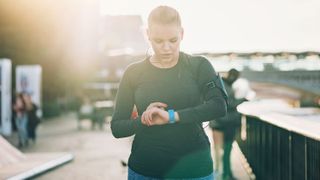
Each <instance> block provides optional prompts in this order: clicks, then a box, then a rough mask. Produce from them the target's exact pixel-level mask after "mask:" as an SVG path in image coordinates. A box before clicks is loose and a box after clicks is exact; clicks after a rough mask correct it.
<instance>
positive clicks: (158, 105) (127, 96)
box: [111, 6, 226, 180]
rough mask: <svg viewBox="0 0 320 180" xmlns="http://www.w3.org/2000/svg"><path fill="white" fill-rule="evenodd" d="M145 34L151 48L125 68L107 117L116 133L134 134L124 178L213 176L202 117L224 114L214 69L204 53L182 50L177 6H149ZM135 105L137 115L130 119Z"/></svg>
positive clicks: (202, 179) (118, 135)
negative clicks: (198, 53)
mask: <svg viewBox="0 0 320 180" xmlns="http://www.w3.org/2000/svg"><path fill="white" fill-rule="evenodd" d="M147 34H148V38H149V41H150V44H151V46H152V49H153V51H154V53H153V54H152V55H151V56H148V57H146V58H145V59H144V60H142V61H140V62H137V63H134V64H131V65H130V66H129V67H128V68H127V69H126V71H125V73H124V75H123V77H122V79H121V82H120V85H119V89H118V92H117V95H116V102H115V110H114V113H113V116H112V121H111V130H112V134H113V135H114V137H116V138H123V137H128V136H132V135H135V136H134V140H133V143H132V149H131V154H130V157H129V161H128V179H129V180H140V179H141V180H142V179H143V180H151V179H153V180H159V179H193V180H212V179H213V178H214V176H213V161H212V158H211V146H210V142H209V139H208V137H207V135H206V133H205V132H204V129H203V127H202V122H205V121H209V120H211V119H215V118H219V117H223V116H224V115H225V114H226V100H225V98H224V95H223V92H222V91H221V89H219V88H218V87H217V86H208V84H212V82H213V81H215V80H216V79H218V77H217V74H216V72H215V71H214V69H213V67H212V65H211V63H210V62H209V61H208V60H207V59H206V58H204V57H201V56H191V55H188V54H186V53H183V52H181V51H180V42H181V40H182V39H183V28H182V25H181V20H180V15H179V13H178V12H177V11H176V10H175V9H173V8H171V7H168V6H159V7H157V8H155V9H153V10H152V11H151V13H150V14H149V17H148V29H147ZM195 64H197V67H196V66H192V65H195ZM214 83H216V82H214ZM220 84H221V83H220ZM219 87H221V86H219ZM209 88H210V89H209ZM134 106H135V107H136V110H137V115H138V117H137V118H136V119H133V118H134V117H133V118H130V117H131V116H132V111H133V108H134Z"/></svg>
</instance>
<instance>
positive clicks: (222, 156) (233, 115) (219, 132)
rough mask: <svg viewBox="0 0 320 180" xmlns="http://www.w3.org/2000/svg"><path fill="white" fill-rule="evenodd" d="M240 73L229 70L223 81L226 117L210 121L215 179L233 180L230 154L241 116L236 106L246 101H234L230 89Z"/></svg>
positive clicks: (232, 92)
mask: <svg viewBox="0 0 320 180" xmlns="http://www.w3.org/2000/svg"><path fill="white" fill-rule="evenodd" d="M239 76H240V73H239V71H237V70H236V69H231V70H230V71H229V72H228V75H227V77H226V78H224V79H223V81H224V86H225V89H226V91H227V94H228V96H229V98H228V110H227V115H226V116H224V117H222V118H218V119H215V120H212V121H210V123H209V126H210V127H211V129H212V135H213V142H214V157H215V171H216V177H217V179H223V180H231V179H234V177H233V174H232V171H231V164H230V153H231V149H232V143H233V141H234V138H235V132H236V128H237V127H239V126H240V123H241V115H240V113H238V111H237V109H236V108H237V106H238V105H239V104H241V103H242V102H244V101H246V99H245V98H241V99H236V98H235V92H234V90H233V89H232V85H233V83H234V82H235V81H236V80H237V79H238V78H239ZM221 175H222V176H221Z"/></svg>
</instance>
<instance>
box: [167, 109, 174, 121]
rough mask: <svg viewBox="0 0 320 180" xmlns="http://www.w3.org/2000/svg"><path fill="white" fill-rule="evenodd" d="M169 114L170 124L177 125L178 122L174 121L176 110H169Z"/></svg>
mask: <svg viewBox="0 0 320 180" xmlns="http://www.w3.org/2000/svg"><path fill="white" fill-rule="evenodd" d="M168 113H169V123H170V124H173V123H175V122H176V120H175V119H174V110H173V109H169V110H168Z"/></svg>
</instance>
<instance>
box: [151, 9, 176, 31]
mask: <svg viewBox="0 0 320 180" xmlns="http://www.w3.org/2000/svg"><path fill="white" fill-rule="evenodd" d="M155 23H156V24H162V25H167V24H170V25H171V24H173V25H177V26H179V27H181V18H180V15H179V13H178V11H177V10H175V9H174V8H172V7H169V6H158V7H156V8H154V9H153V10H152V11H151V12H150V14H149V17H148V27H151V26H152V24H155Z"/></svg>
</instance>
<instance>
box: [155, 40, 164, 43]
mask: <svg viewBox="0 0 320 180" xmlns="http://www.w3.org/2000/svg"><path fill="white" fill-rule="evenodd" d="M154 42H155V43H161V42H162V41H161V40H159V39H155V40H154Z"/></svg>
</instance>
